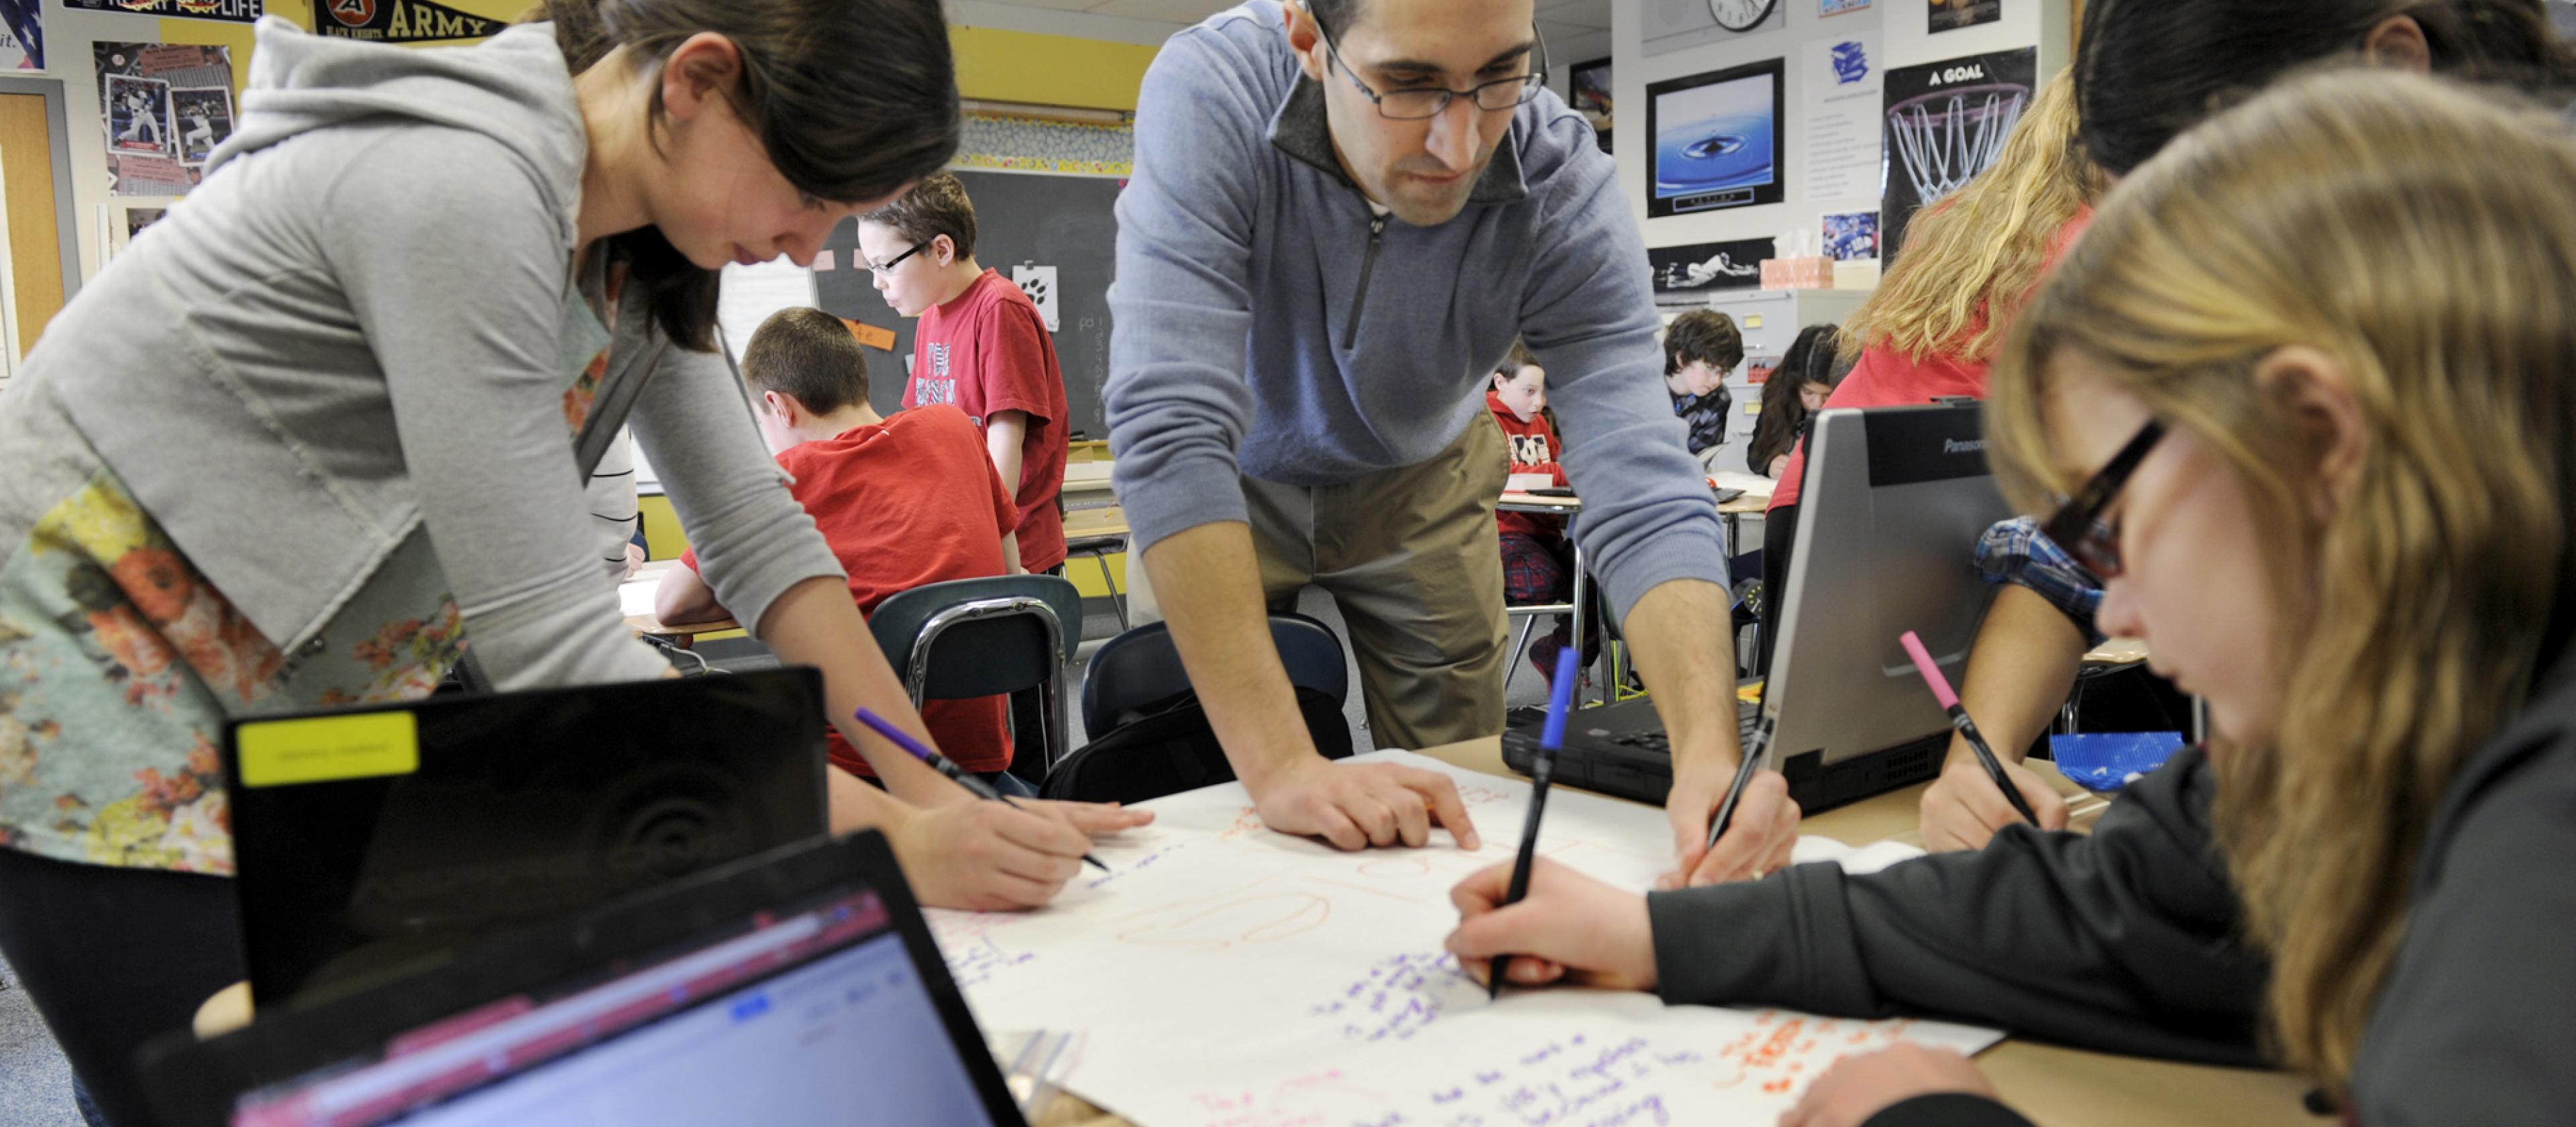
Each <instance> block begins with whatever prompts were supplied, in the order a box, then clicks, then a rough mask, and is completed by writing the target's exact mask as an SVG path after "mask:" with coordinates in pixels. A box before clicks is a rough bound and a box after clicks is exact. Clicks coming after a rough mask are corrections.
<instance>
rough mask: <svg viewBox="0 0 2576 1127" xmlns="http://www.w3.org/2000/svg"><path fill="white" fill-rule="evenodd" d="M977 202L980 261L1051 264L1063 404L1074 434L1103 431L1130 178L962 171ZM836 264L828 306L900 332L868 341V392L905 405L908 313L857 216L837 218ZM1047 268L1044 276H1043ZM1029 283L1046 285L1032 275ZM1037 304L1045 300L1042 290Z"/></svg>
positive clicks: (824, 287)
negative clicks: (877, 271)
mask: <svg viewBox="0 0 2576 1127" xmlns="http://www.w3.org/2000/svg"><path fill="white" fill-rule="evenodd" d="M957 179H958V180H959V181H961V182H963V183H964V184H965V185H966V194H967V196H968V198H971V199H973V200H974V201H975V259H976V261H978V262H981V263H983V264H984V265H985V266H988V267H991V268H992V269H993V270H995V271H998V272H999V273H1000V274H1001V275H1002V277H1004V278H1012V277H1013V271H1014V269H1015V268H1021V267H1032V266H1033V267H1053V268H1054V269H1055V278H1054V284H1055V289H1056V293H1055V303H1056V328H1055V354H1056V363H1057V364H1058V365H1059V366H1060V367H1062V368H1063V369H1064V397H1065V406H1066V408H1067V409H1068V410H1070V411H1071V412H1072V415H1073V418H1072V420H1071V429H1072V430H1073V432H1074V433H1075V434H1076V436H1077V437H1082V438H1107V437H1108V436H1109V427H1108V424H1107V423H1106V422H1105V421H1104V420H1103V418H1102V416H1101V411H1100V385H1101V382H1102V381H1103V380H1106V379H1108V378H1109V279H1110V276H1111V274H1112V273H1113V272H1114V270H1115V269H1116V266H1117V261H1118V217H1117V215H1116V214H1115V213H1114V212H1113V211H1112V208H1113V207H1114V206H1115V205H1116V204H1117V202H1118V190H1119V189H1120V188H1122V187H1124V186H1126V183H1127V182H1126V181H1125V180H1121V179H1116V178H1112V177H1105V176H1054V175H1045V174H1038V173H1026V172H964V171H961V172H958V173H957ZM827 245H828V246H829V247H830V249H831V251H832V256H833V259H834V260H835V263H836V264H837V266H838V267H839V268H838V269H834V270H827V271H822V272H819V273H817V274H815V275H814V286H815V292H816V297H817V299H818V300H820V301H821V302H822V304H823V308H824V310H825V311H827V312H830V313H833V314H835V315H837V316H841V317H847V318H849V319H851V320H853V321H859V322H863V323H866V324H870V325H875V326H878V327H879V328H886V329H892V330H894V333H895V343H894V350H893V351H891V352H887V351H881V350H879V349H874V348H870V349H867V350H866V351H867V357H868V399H869V401H870V402H871V403H872V404H873V405H874V406H875V407H876V409H877V410H879V411H881V412H891V411H894V410H895V409H897V408H899V407H901V406H902V405H903V386H904V380H905V369H904V361H905V360H906V359H908V358H910V357H911V356H912V321H911V319H910V318H906V317H899V316H896V315H895V311H894V309H893V308H892V307H890V306H888V305H887V304H886V303H885V298H884V297H883V296H882V295H880V294H878V293H877V291H876V286H875V285H874V284H873V282H872V280H871V279H870V278H869V276H868V270H867V259H866V257H865V256H864V255H861V254H860V253H859V235H858V222H857V221H856V220H852V221H850V222H847V223H843V224H841V226H840V227H839V229H837V230H835V231H833V232H832V238H831V241H830V242H829V243H828V244H827ZM1041 276H1042V275H1041ZM1021 288H1023V289H1041V288H1042V287H1040V286H1039V285H1038V284H1037V283H1036V282H1035V281H1032V282H1030V283H1028V284H1025V285H1023V286H1022V287H1021ZM1030 296H1031V297H1032V298H1036V299H1039V306H1040V308H1044V307H1045V305H1046V302H1045V301H1044V300H1043V298H1042V297H1041V295H1040V294H1039V293H1032V294H1031V295H1030Z"/></svg>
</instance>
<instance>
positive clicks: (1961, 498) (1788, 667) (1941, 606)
mask: <svg viewBox="0 0 2576 1127" xmlns="http://www.w3.org/2000/svg"><path fill="white" fill-rule="evenodd" d="M1980 424H1981V414H1980V411H1979V408H1978V405H1977V404H1974V403H1962V404H1956V405H1939V406H1925V407H1882V408H1873V409H1869V410H1834V411H1826V412H1824V413H1822V414H1820V415H1818V416H1816V419H1815V423H1814V427H1815V429H1814V430H1813V431H1812V432H1811V433H1810V435H1809V437H1808V440H1807V441H1808V447H1807V478H1806V484H1805V486H1804V488H1803V490H1802V491H1801V496H1800V498H1799V500H1800V502H1801V503H1800V504H1799V506H1798V513H1797V521H1798V527H1797V535H1796V537H1795V539H1794V545H1795V550H1794V552H1793V554H1792V555H1791V557H1790V561H1789V574H1788V578H1787V589H1786V591H1785V592H1784V593H1783V595H1782V602H1781V604H1780V606H1781V612H1780V614H1779V616H1778V618H1777V621H1778V622H1779V623H1780V631H1781V634H1780V641H1779V647H1778V649H1777V651H1776V652H1775V653H1774V655H1773V657H1772V662H1771V675H1770V683H1769V687H1768V688H1767V689H1766V690H1765V691H1764V693H1763V709H1764V710H1765V711H1767V712H1774V713H1777V715H1778V718H1779V719H1778V721H1777V725H1778V726H1777V729H1776V731H1775V732H1774V735H1773V739H1772V743H1771V751H1770V755H1769V757H1768V758H1769V760H1770V766H1771V767H1773V768H1775V769H1777V770H1779V771H1780V772H1781V773H1782V774H1784V775H1786V776H1788V779H1789V793H1790V796H1791V797H1793V798H1796V799H1797V800H1798V804H1799V806H1800V807H1802V808H1804V809H1806V810H1807V811H1809V812H1811V813H1812V812H1815V811H1818V810H1824V809H1829V808H1831V807H1835V806H1840V805H1842V804H1844V803H1847V802H1854V801H1857V800H1859V799H1863V798H1867V797H1869V796H1871V795H1875V794H1880V793H1883V792H1886V791H1889V790H1894V789H1896V788H1898V787H1902V786H1907V785H1909V784H1912V783H1916V782H1920V781H1922V780H1924V779H1927V778H1930V777H1932V776H1933V775H1934V774H1936V773H1938V772H1939V771H1940V768H1941V758H1942V755H1943V753H1944V751H1945V749H1946V746H1947V744H1948V740H1949V733H1950V727H1949V722H1948V720H1947V719H1946V718H1945V717H1944V716H1943V715H1942V712H1941V709H1940V707H1939V706H1938V705H1936V704H1935V703H1933V700H1932V693H1931V691H1930V690H1929V689H1927V688H1925V687H1924V685H1923V677H1922V675H1921V674H1920V673H1917V672H1915V670H1914V665H1913V663H1912V662H1911V661H1909V660H1907V658H1906V656H1905V651H1904V649H1903V648H1902V647H1901V646H1900V645H1898V643H1897V640H1896V639H1897V637H1898V635H1901V634H1903V633H1904V632H1906V631H1908V630H1912V631H1914V632H1916V633H1918V634H1920V635H1922V637H1923V642H1924V645H1925V646H1926V647H1928V648H1929V649H1930V650H1931V651H1932V653H1933V655H1934V657H1935V659H1936V660H1937V661H1939V663H1940V664H1941V667H1942V669H1943V672H1944V674H1945V675H1947V676H1948V677H1949V678H1950V679H1951V682H1952V683H1953V684H1956V683H1958V681H1959V679H1960V675H1961V673H1962V672H1964V670H1965V669H1966V666H1967V660H1968V649H1969V647H1970V646H1971V645H1972V644H1973V643H1974V642H1975V640H1976V636H1977V626H1978V624H1979V623H1980V622H1981V621H1982V620H1983V619H1984V617H1985V611H1986V606H1987V604H1988V603H1989V602H1990V601H1992V599H1993V590H1992V589H1991V588H1989V587H1988V586H1986V584H1985V583H1984V582H1982V581H1980V580H1979V579H1978V578H1977V574H1976V569H1975V565H1974V559H1975V553H1976V545H1977V539H1978V537H1980V536H1982V535H1984V533H1985V531H1986V529H1987V528H1989V527H1991V526H1992V525H1993V524H1994V523H1995V522H1996V521H1999V520H2003V519H2004V518H2006V517H2007V516H2009V515H2010V513H2009V511H2008V510H2007V508H2006V507H2005V505H2004V501H2003V496H2002V495H2001V494H2000V493H1998V492H1997V491H1996V489H1995V484H1994V478H1993V476H1992V475H1991V474H1990V473H1989V472H1988V471H1987V469H1986V459H1985V436H1984V434H1983V433H1982V432H1981V430H1980ZM1718 628H1721V629H1722V628H1724V627H1723V624H1720V626H1719V627H1718ZM1540 719H1541V718H1540V717H1538V716H1536V715H1535V714H1533V713H1530V712H1526V711H1525V712H1521V713H1516V714H1515V715H1514V716H1513V717H1512V718H1511V721H1510V724H1509V726H1508V727H1507V729H1506V731H1505V732H1504V736H1503V753H1504V760H1505V762H1507V763H1509V764H1510V765H1511V766H1512V767H1513V768H1514V769H1515V770H1519V771H1522V772H1524V773H1526V772H1527V771H1528V769H1529V761H1530V759H1531V756H1532V754H1533V752H1534V750H1535V748H1536V737H1537V732H1538V728H1537V726H1536V723H1537V721H1539V720H1540ZM1754 719H1755V717H1754V715H1753V713H1752V711H1751V710H1750V708H1749V707H1748V708H1747V709H1746V710H1745V712H1744V714H1743V715H1742V716H1741V717H1740V723H1741V728H1742V729H1743V730H1745V731H1750V729H1751V727H1752V724H1753V722H1754ZM1568 728H1569V732H1568V734H1567V737H1566V744H1565V748H1564V750H1562V751H1561V752H1559V753H1558V756H1557V762H1556V777H1557V779H1558V780H1559V781H1562V782H1566V783H1569V784H1571V785H1574V786H1579V787H1583V788H1585V789H1588V790H1597V791H1602V792H1604V793H1607V794H1615V795H1618V796H1620V797H1623V798H1633V799H1636V800H1638V801H1641V802H1651V803H1656V804H1658V805H1660V804H1661V803H1662V802H1663V801H1664V796H1665V792H1667V791H1669V790H1670V789H1671V788H1672V749H1671V744H1670V742H1669V741H1668V740H1667V739H1666V737H1665V735H1664V730H1663V722H1662V720H1661V719H1660V718H1658V717H1657V716H1656V714H1655V711H1654V704H1653V702H1652V701H1633V702H1629V703H1625V704H1618V705H1612V706H1610V707H1608V708H1597V709H1587V710H1585V711H1583V712H1580V713H1577V714H1576V715H1575V717H1574V722H1573V723H1572V724H1570V725H1568Z"/></svg>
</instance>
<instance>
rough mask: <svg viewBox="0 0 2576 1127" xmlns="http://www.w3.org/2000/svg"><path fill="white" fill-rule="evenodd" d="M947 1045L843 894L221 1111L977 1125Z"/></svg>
mask: <svg viewBox="0 0 2576 1127" xmlns="http://www.w3.org/2000/svg"><path fill="white" fill-rule="evenodd" d="M958 1054H959V1050H958V1048H957V1044H956V1042H955V1041H954V1040H953V1039H952V1038H951V1037H950V1035H949V1033H948V1031H947V1029H946V1027H945V1025H944V1024H943V1022H942V1019H941V1017H940V1014H939V1012H938V1009H937V1008H936V1006H935V1005H934V1003H933V1000H932V995H931V986H930V984H928V983H926V982H924V981H923V979H922V976H921V974H920V972H919V970H918V969H917V968H916V967H915V966H914V964H913V961H912V959H911V957H910V956H909V954H908V953H907V951H906V948H905V946H904V942H903V936H902V935H901V934H900V933H899V932H898V931H897V930H896V928H895V926H894V922H893V920H892V919H891V917H890V914H889V912H888V910H887V907H886V905H885V904H884V902H883V901H882V900H880V899H879V897H878V896H877V894H876V893H874V892H860V893H856V894H849V893H847V892H846V891H845V892H843V893H842V894H840V895H837V896H831V897H826V898H823V899H820V900H818V901H815V902H812V903H810V904H808V905H806V906H803V907H800V908H796V909H791V910H788V911H784V912H779V913H774V914H773V913H764V914H762V915H761V916H759V917H757V918H755V919H754V920H752V921H750V923H749V925H748V926H747V927H745V928H741V929H728V931H727V933H726V934H724V935H721V936H718V937H716V938H714V939H712V940H710V941H704V942H700V943H696V944H692V945H690V946H689V947H687V948H685V949H681V950H676V951H672V952H669V953H668V954H667V956H666V957H657V958H652V959H646V960H639V961H637V962H636V963H634V964H633V965H629V966H625V967H621V968H619V969H618V970H616V971H615V972H613V973H610V974H608V975H606V976H604V977H599V978H596V979H593V980H590V981H586V982H580V983H575V984H569V985H567V986H565V987H564V988H562V989H560V990H555V991H552V992H549V993H548V994H546V995H545V996H532V995H520V996H515V997H511V998H507V999H504V1000H502V1001H499V1002H495V1003H493V1004H490V1005H487V1006H483V1007H481V1008H479V1009H476V1010H474V1011H472V1012H469V1013H465V1014H462V1015H459V1016H457V1017H454V1018H451V1019H449V1020H446V1021H443V1022H440V1023H438V1024H436V1025H433V1026H429V1027H425V1028H421V1029H417V1030H413V1031H411V1032H408V1033H405V1034H402V1035H400V1036H397V1037H394V1038H391V1039H390V1040H388V1041H387V1042H386V1043H385V1045H384V1047H383V1050H382V1051H381V1052H374V1053H368V1054H365V1055H363V1056H359V1057H355V1058H352V1059H348V1060H344V1061H342V1062H339V1063H338V1064H335V1065H332V1066H330V1067H327V1068H323V1069H318V1070H315V1071H312V1072H308V1073H305V1074H303V1075H301V1076H298V1077H295V1078H293V1079H291V1080H288V1081H286V1082H283V1083H279V1084H274V1085H270V1086H268V1087H265V1088H262V1089H259V1090H256V1091H252V1092H248V1093H245V1094H244V1095H242V1096H241V1097H240V1098H239V1100H238V1101H237V1102H236V1103H235V1105H234V1110H233V1114H232V1116H231V1118H230V1122H231V1123H233V1124H234V1125H235V1127H373V1125H375V1124H382V1123H394V1122H402V1123H406V1124H436V1125H442V1127H479V1125H482V1124H495V1125H498V1124H520V1123H550V1124H603V1125H604V1124H619V1125H651V1124H674V1125H678V1124H706V1123H761V1124H781V1125H794V1124H839V1123H848V1122H851V1121H852V1119H851V1116H852V1114H853V1111H854V1109H865V1110H866V1119H867V1120H868V1121H870V1122H882V1123H906V1124H930V1125H945V1124H961V1125H962V1124H977V1125H988V1124H991V1123H993V1122H994V1120H993V1119H992V1118H991V1117H990V1116H989V1115H988V1114H987V1113H986V1111H985V1110H984V1108H985V1105H984V1103H983V1101H982V1099H981V1097H980V1096H979V1095H978V1093H977V1090H976V1085H975V1083H974V1080H973V1078H972V1077H971V1076H970V1074H969V1073H968V1070H967V1067H966V1065H965V1063H964V1062H963V1061H962V1060H960V1059H959V1055H958Z"/></svg>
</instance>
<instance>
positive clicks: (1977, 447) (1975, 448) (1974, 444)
mask: <svg viewBox="0 0 2576 1127" xmlns="http://www.w3.org/2000/svg"><path fill="white" fill-rule="evenodd" d="M1941 452H1942V453H1944V454H1983V453H1985V452H1986V440H1985V439H1982V438H1980V439H1976V440H1974V441H1970V442H1961V441H1959V440H1958V439H1955V438H1945V439H1942V440H1941Z"/></svg>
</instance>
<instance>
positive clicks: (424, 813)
mask: <svg viewBox="0 0 2576 1127" xmlns="http://www.w3.org/2000/svg"><path fill="white" fill-rule="evenodd" d="M825 769H826V767H825V752H824V745H823V698H822V687H821V678H820V676H819V675H818V674H816V673H815V672H814V671H813V670H810V669H772V670H761V671H757V672H749V673H742V674H736V675H729V676H715V677H695V678H687V679H681V680H665V681H642V682H634V683H628V684H618V685H603V686H596V687H589V688H576V689H550V690H544V691H538V692H524V693H500V694H487V695H462V696H442V697H434V698H431V699H429V700H425V701H419V702H415V703H412V704H406V705H395V706H388V707H378V708H359V709H344V710H339V711H333V712H315V713H303V714H296V715H288V716H269V717H260V718H256V719H244V720H238V721H235V722H234V723H232V724H231V725H229V726H228V729H227V732H226V755H225V772H226V782H227V783H228V784H229V785H230V787H231V791H230V800H231V804H232V829H233V848H234V851H235V858H236V861H237V862H238V871H239V874H240V880H239V881H238V882H237V889H238V895H239V897H240V904H241V927H242V950H243V955H244V958H245V961H246V963H247V964H248V969H249V972H250V982H251V992H252V995H253V996H254V997H255V998H257V999H259V1001H260V1002H261V1003H262V1004H271V1003H276V1002H280V1001H284V1000H286V999H288V998H290V997H293V996H295V995H297V994H299V993H302V992H305V991H308V990H317V989H326V988H333V989H336V988H341V987H345V986H347V985H349V984H351V983H354V982H359V981H362V980H364V979H365V978H366V977H367V976H369V975H372V974H376V973H380V972H383V971H385V970H387V969H389V968H394V967H399V966H402V965H404V964H406V963H409V962H413V961H415V960H421V959H435V958H437V957H438V956H439V955H440V954H441V953H443V952H445V951H447V950H449V949H451V948H453V947H455V946H457V945H458V944H460V943H464V942H469V941H472V940H474V939H478V938H482V937H486V936H490V935H493V934H498V933H500V932H502V931H505V930H507V929H511V928H515V927H520V926H525V925H528V924H533V923H537V922H541V921H545V920H549V919H553V918H555V917H558V916H562V915H565V914H567V913H571V912H576V911H580V910H582V909H586V908H591V907H596V906H598V905H600V904H603V903H606V902H608V901H609V900H611V899H614V898H616V897H618V896H622V895H626V894H628V893H633V892H638V891H641V890H643V889H646V888H649V887H652V886H653V885H656V884H659V883H661V882H663V881H667V880H670V879H672V878H674V877H680V876H685V875H687V874H689V873H693V872H697V871H699V870H701V869H705V868H708V867H710V866H713V865H718V864H722V863H725V862H728V861H732V860H736V859H738V858H743V857H748V856H752V855H754V854H758V853H763V852H766V851H768V850H770V849H773V848H776V847H778V846H782V845H788V844H792V843H795V842H800V841H805V840H809V839H812V838H815V837H819V836H821V835H822V834H823V833H824V832H825V831H826V828H827V826H828V821H827V816H826V812H825V801H824V790H823V772H824V770H825Z"/></svg>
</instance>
